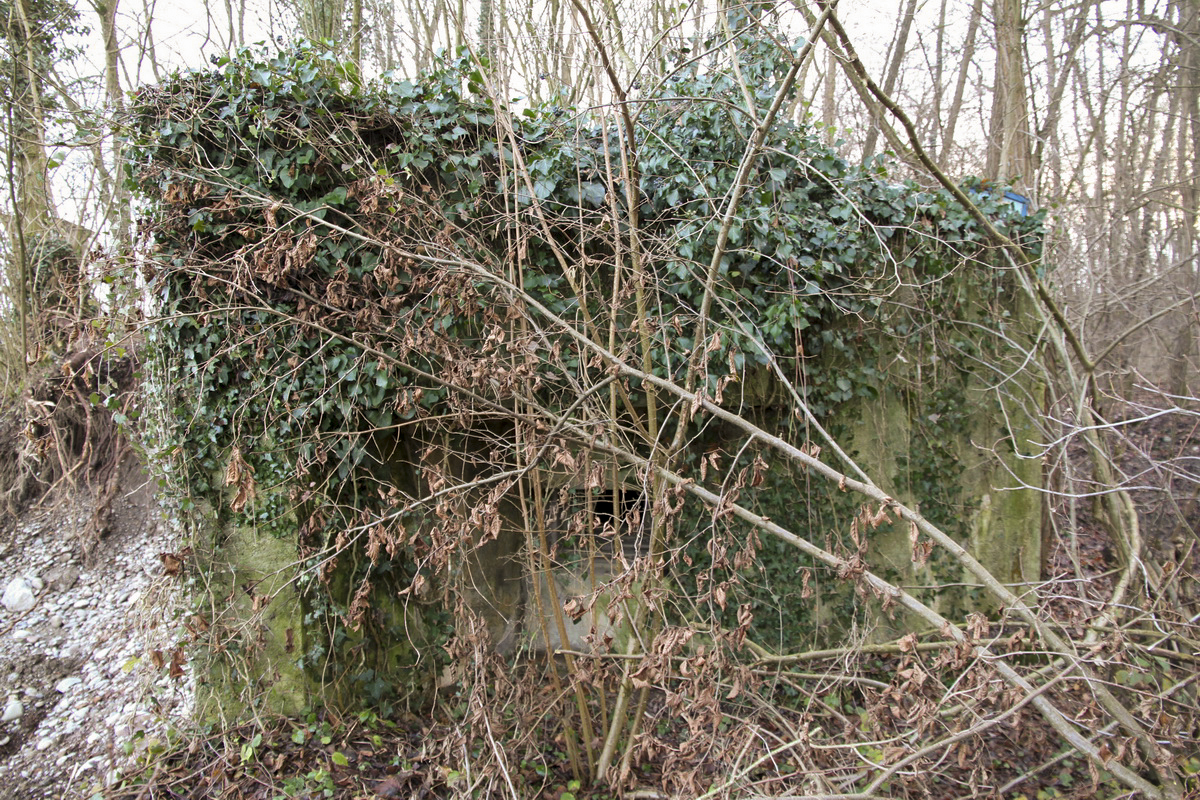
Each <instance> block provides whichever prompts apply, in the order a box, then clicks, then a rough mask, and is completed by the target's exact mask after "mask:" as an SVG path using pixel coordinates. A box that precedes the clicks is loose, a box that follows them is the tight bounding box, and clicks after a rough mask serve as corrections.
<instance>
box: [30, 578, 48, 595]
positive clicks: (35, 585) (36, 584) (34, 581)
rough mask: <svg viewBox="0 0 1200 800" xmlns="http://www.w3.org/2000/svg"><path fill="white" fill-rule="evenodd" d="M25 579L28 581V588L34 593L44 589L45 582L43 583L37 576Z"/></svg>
mask: <svg viewBox="0 0 1200 800" xmlns="http://www.w3.org/2000/svg"><path fill="white" fill-rule="evenodd" d="M27 579H28V581H29V588H31V589H33V590H34V591H35V592H40V591H41V590H42V589H45V588H46V582H45V581H43V580H42V579H41V577H40V576H38V575H30V576H28V578H27Z"/></svg>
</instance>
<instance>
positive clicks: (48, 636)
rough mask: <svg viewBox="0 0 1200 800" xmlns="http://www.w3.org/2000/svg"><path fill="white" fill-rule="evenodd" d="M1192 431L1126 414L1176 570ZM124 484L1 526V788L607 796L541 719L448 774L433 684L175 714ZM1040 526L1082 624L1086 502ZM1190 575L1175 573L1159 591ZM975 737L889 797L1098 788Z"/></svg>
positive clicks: (450, 732)
mask: <svg viewBox="0 0 1200 800" xmlns="http://www.w3.org/2000/svg"><path fill="white" fill-rule="evenodd" d="M1198 428H1200V417H1195V416H1191V415H1188V414H1172V415H1166V416H1160V417H1156V418H1153V419H1150V420H1148V421H1146V422H1141V423H1138V424H1136V425H1132V426H1129V428H1128V429H1127V430H1126V433H1127V434H1128V436H1127V445H1126V447H1125V449H1124V457H1123V467H1124V469H1125V471H1126V474H1127V475H1129V476H1131V478H1132V482H1133V483H1134V484H1135V485H1139V486H1144V487H1146V488H1143V489H1139V490H1138V491H1137V492H1136V493H1135V495H1136V500H1137V503H1138V506H1139V511H1140V512H1141V514H1142V520H1143V535H1144V536H1145V538H1146V546H1147V548H1148V552H1150V553H1152V554H1153V555H1154V556H1155V561H1156V562H1157V563H1168V564H1175V565H1179V566H1184V565H1190V567H1189V568H1190V569H1191V570H1192V572H1193V574H1194V573H1195V572H1196V570H1195V567H1196V558H1197V557H1196V553H1195V549H1196V542H1197V536H1196V532H1197V530H1200V501H1198V500H1197V486H1198V485H1200V481H1197V478H1196V476H1197V474H1198V473H1200V468H1197V466H1196V465H1198V464H1200V430H1198ZM122 485H123V487H124V488H123V489H122V491H121V492H120V494H119V496H118V499H117V501H115V502H113V503H112V506H113V507H112V519H111V525H110V526H109V529H108V533H107V534H106V535H105V536H104V537H103V538H100V539H99V540H95V541H89V540H87V539H86V534H85V533H84V531H86V530H87V528H88V526H87V522H88V520H89V518H90V517H91V515H92V512H93V511H94V509H92V508H90V507H89V503H94V502H95V500H94V498H95V496H96V495H95V493H94V492H93V491H92V489H91V488H89V487H87V486H76V487H74V488H73V489H67V488H63V487H60V489H59V490H58V491H56V492H54V493H51V494H49V495H47V496H46V497H44V498H43V499H42V500H41V501H40V502H38V503H36V504H34V505H33V506H32V507H30V508H29V509H27V510H26V511H25V512H23V513H22V514H21V515H19V516H17V517H15V518H13V519H10V520H9V521H8V522H6V523H5V524H4V525H3V527H2V528H0V578H2V579H3V583H4V585H5V586H7V585H8V584H9V583H10V582H11V581H13V580H17V579H25V580H26V582H27V583H29V584H30V586H31V588H32V589H33V591H34V594H35V601H36V604H35V605H34V606H33V608H31V609H30V610H28V611H23V612H19V613H13V612H11V611H9V610H8V609H0V703H4V704H6V708H5V711H6V716H8V713H7V712H8V711H10V710H12V708H13V703H14V701H15V702H16V703H17V704H19V705H20V706H21V711H20V713H17V714H16V715H15V716H14V718H13V719H11V720H6V721H5V722H3V724H2V725H0V797H6V798H13V800H24V799H25V798H31V799H32V798H107V800H141V799H142V798H183V797H187V798H244V799H245V800H276V798H339V799H340V800H363V798H418V799H419V800H423V798H435V797H451V796H476V795H479V796H492V794H493V793H494V794H495V795H496V796H501V795H505V796H510V797H513V796H515V797H522V798H524V797H544V798H549V799H550V800H572V799H573V798H582V797H596V798H600V797H609V796H610V795H609V793H608V792H607V791H588V790H587V789H586V788H584V787H581V785H580V782H579V781H578V780H576V779H575V777H574V776H573V774H572V771H571V769H570V765H569V760H568V758H567V756H566V754H565V753H564V752H563V751H564V750H565V749H566V748H564V747H563V744H562V738H561V734H560V729H561V728H560V724H559V720H557V719H555V718H554V717H553V716H545V715H543V716H540V717H536V718H535V720H534V722H533V724H534V726H535V729H534V730H532V731H526V735H527V738H526V740H525V742H524V743H523V745H522V747H521V748H519V749H518V748H514V750H513V752H512V753H511V758H510V759H509V761H508V767H507V770H506V772H505V774H500V773H498V772H496V771H494V770H493V771H491V772H490V773H488V774H485V775H470V774H462V773H460V772H458V771H456V769H453V768H451V767H450V766H449V765H459V764H461V763H462V761H463V760H462V758H461V755H462V752H461V749H460V748H462V747H463V739H462V738H461V735H460V734H458V733H457V732H456V728H458V726H460V725H461V722H462V714H463V713H464V712H463V706H462V704H461V703H459V702H457V699H456V698H455V697H453V696H443V697H440V698H439V701H438V705H437V708H436V710H435V712H434V713H433V714H426V715H422V716H420V717H418V716H415V715H411V714H398V715H393V717H392V718H390V719H384V718H381V717H380V716H378V715H376V714H374V713H363V714H360V715H356V716H352V717H340V716H337V715H336V714H334V713H332V712H328V711H326V712H322V713H320V714H312V715H309V716H307V717H306V718H303V719H290V720H278V721H275V722H272V723H267V724H260V725H256V726H250V725H247V726H244V727H241V728H236V729H229V730H220V731H207V732H206V731H201V730H197V729H196V728H195V727H194V726H191V725H189V723H188V722H187V713H188V710H189V709H190V703H191V686H190V682H189V679H188V677H187V675H186V671H185V670H180V669H179V664H178V662H177V661H176V660H175V659H174V658H173V656H172V654H173V653H174V652H176V650H177V645H178V639H179V636H180V628H179V625H178V620H179V618H180V615H181V614H182V613H183V602H182V600H181V599H180V594H179V591H178V588H179V587H178V585H177V584H178V580H177V578H174V577H172V576H171V575H170V574H169V573H170V570H169V569H168V568H167V567H166V566H165V565H166V564H167V563H169V561H170V558H169V554H170V553H172V552H173V551H175V550H177V549H178V548H179V542H178V538H177V537H178V534H177V533H176V532H175V530H174V526H173V525H172V524H170V522H169V521H168V520H166V519H165V518H164V517H163V512H162V510H161V509H160V507H159V505H158V503H157V502H156V499H155V496H154V493H153V491H152V490H151V486H150V483H149V482H148V481H147V480H146V479H145V478H144V477H143V476H142V475H141V472H140V470H137V469H136V468H135V467H134V466H127V467H126V472H125V474H124V476H123V481H122ZM64 486H65V484H64ZM1054 519H1055V522H1056V525H1057V526H1058V528H1059V530H1060V531H1064V532H1065V531H1069V530H1072V529H1073V530H1074V534H1072V535H1065V534H1064V535H1060V536H1058V537H1056V538H1055V542H1056V544H1055V546H1054V548H1053V551H1052V552H1051V554H1050V555H1049V558H1048V560H1047V573H1048V574H1049V575H1051V576H1054V577H1056V578H1057V579H1058V580H1057V582H1056V583H1055V584H1053V585H1052V586H1050V587H1048V590H1047V591H1046V593H1045V602H1044V603H1043V608H1044V609H1045V610H1046V612H1047V613H1050V614H1053V615H1054V617H1056V618H1057V619H1058V621H1059V622H1061V623H1062V624H1063V625H1064V626H1066V628H1067V629H1068V630H1072V629H1075V630H1079V631H1082V629H1083V627H1084V626H1085V625H1086V621H1087V617H1088V616H1089V614H1088V613H1087V610H1088V608H1089V607H1093V605H1094V604H1095V603H1098V602H1100V601H1101V599H1102V598H1103V597H1105V596H1106V594H1107V592H1108V591H1109V584H1110V583H1111V579H1112V578H1111V566H1112V563H1113V553H1112V550H1111V547H1110V546H1109V543H1108V540H1107V537H1106V534H1105V533H1104V530H1103V528H1102V526H1100V525H1099V524H1098V523H1097V522H1096V521H1095V519H1094V517H1093V515H1092V511H1091V507H1090V504H1089V503H1076V504H1074V505H1073V506H1072V505H1071V504H1068V503H1059V504H1058V505H1057V507H1056V508H1055V509H1054ZM1072 526H1073V527H1072ZM1195 585H1196V583H1195V581H1194V580H1193V581H1190V582H1179V583H1176V584H1175V585H1174V586H1175V587H1176V588H1174V589H1173V591H1176V592H1177V593H1178V592H1179V591H1185V592H1188V591H1192V590H1193V589H1194V587H1195ZM1186 587H1191V589H1188V588H1186ZM0 588H3V587H0ZM1172 602H1175V603H1177V604H1179V607H1181V608H1183V607H1188V608H1191V607H1195V605H1196V603H1197V598H1196V597H1194V596H1191V595H1190V594H1187V595H1186V596H1179V595H1178V594H1177V595H1176V596H1175V597H1174V598H1173V599H1172ZM897 658H898V657H897ZM873 664H874V667H875V669H876V670H877V672H878V674H879V675H880V676H881V677H884V679H885V680H886V676H887V675H888V674H889V672H891V671H894V670H895V669H896V666H897V665H896V663H895V659H891V660H889V659H888V658H880V659H876V660H874V661H873ZM830 666H831V668H832V665H830ZM1184 666H1185V667H1186V663H1185V664H1184ZM1195 666H1196V665H1195V664H1192V667H1191V669H1192V670H1193V671H1194V670H1195ZM530 668H532V667H530ZM811 668H812V669H813V671H817V670H818V669H819V665H818V664H813V665H811ZM1073 691H1076V690H1073V689H1069V688H1064V689H1060V690H1056V695H1055V698H1056V702H1057V703H1058V704H1059V705H1060V707H1061V708H1063V709H1064V710H1066V711H1068V712H1071V711H1072V710H1073V706H1072V702H1073V700H1072V692H1073ZM866 704H867V703H866V702H864V705H866ZM1083 704H1084V701H1082V700H1081V705H1080V706H1079V708H1080V709H1082V708H1083ZM539 713H540V712H539ZM1080 713H1081V719H1080V722H1081V723H1085V724H1086V722H1087V718H1086V714H1084V713H1083V712H1082V711H1081V712H1080ZM1195 724H1196V723H1195V720H1192V721H1191V722H1190V725H1191V726H1192V727H1191V728H1190V729H1187V728H1185V730H1184V732H1183V735H1184V737H1185V738H1184V739H1183V740H1181V742H1180V745H1181V746H1182V747H1184V748H1185V749H1186V748H1188V747H1191V748H1192V749H1193V750H1195V751H1197V752H1200V745H1197V736H1198V735H1200V731H1197V730H1196V729H1195ZM182 731H186V735H184V734H183V733H181V732H182ZM173 732H174V735H173ZM656 735H657V736H658V738H659V740H660V741H661V742H662V743H663V744H665V745H668V746H669V745H671V744H672V743H675V744H680V743H682V742H683V741H684V740H685V739H686V737H687V735H688V732H687V728H686V725H685V724H683V723H682V722H680V723H679V724H678V725H675V726H671V725H667V726H666V727H663V726H661V725H660V726H659V728H658V730H657V733H656ZM1188 742H1190V744H1188ZM975 748H976V749H975V750H974V751H971V752H969V753H967V756H966V757H964V753H965V752H966V751H959V752H958V753H957V756H958V763H957V764H954V763H951V764H941V765H940V766H939V773H938V774H939V783H938V784H937V785H936V786H931V785H928V784H927V783H922V781H920V780H916V781H915V782H912V784H911V785H910V786H900V785H897V786H896V787H895V788H896V794H895V795H894V796H897V797H901V796H912V797H918V796H923V797H932V798H942V797H973V796H980V797H984V796H995V795H996V793H997V792H998V791H999V790H1000V789H1004V791H1003V792H1002V793H1001V794H1002V795H1003V796H1007V797H1018V796H1020V795H1022V794H1023V795H1024V796H1026V797H1029V798H1034V797H1043V796H1044V797H1064V798H1065V797H1080V798H1083V797H1093V796H1096V791H1097V789H1096V784H1095V783H1094V782H1093V779H1094V778H1095V777H1096V776H1095V773H1093V772H1090V771H1089V770H1088V768H1087V766H1086V764H1084V763H1082V761H1081V760H1080V759H1078V758H1076V757H1074V756H1073V755H1072V754H1069V753H1068V754H1065V755H1064V754H1063V753H1062V751H1061V746H1060V742H1059V741H1058V739H1057V737H1056V736H1055V735H1053V733H1052V732H1051V731H1050V730H1049V728H1048V727H1047V726H1046V725H1045V723H1044V722H1042V721H1041V719H1040V718H1039V717H1037V716H1036V715H1034V714H1028V713H1023V714H1018V715H1016V716H1015V717H1014V718H1013V720H1012V721H1011V722H1010V723H1008V724H1003V725H997V726H995V727H994V728H992V729H991V730H990V731H989V733H988V734H987V735H986V736H984V737H981V738H980V739H978V740H977V741H976V743H975ZM979 762H984V763H991V764H993V765H997V766H996V768H994V769H993V770H992V772H991V775H990V782H989V785H987V786H978V785H974V784H973V783H972V781H973V768H974V766H975V765H976V764H977V763H979ZM635 766H636V772H635V777H634V778H632V779H631V780H630V781H629V789H628V790H627V791H626V792H625V796H626V797H630V796H638V797H641V798H656V797H662V798H666V797H668V796H682V795H678V793H668V791H667V788H666V787H667V786H668V784H669V783H670V781H669V780H668V776H665V775H664V774H663V773H662V771H661V769H660V768H659V765H656V764H655V763H654V761H653V760H652V759H647V760H644V761H643V762H642V763H640V764H637V765H635ZM696 766H697V770H698V772H697V774H698V775H703V774H705V773H715V775H714V777H723V774H722V772H723V770H724V769H725V768H726V766H727V765H722V764H721V763H720V762H717V761H714V762H712V763H711V764H709V765H707V766H706V765H703V764H698V765H696ZM1021 776H1025V778H1024V779H1020V777H1021ZM768 786H770V784H769V783H765V784H763V787H764V788H766V787H768ZM797 786H799V784H794V785H793V786H792V790H793V791H795V790H796V788H797ZM939 787H940V788H939ZM777 788H779V789H782V788H783V784H780V785H779V787H777ZM514 792H515V794H514ZM930 792H932V793H930ZM631 793H632V794H631Z"/></svg>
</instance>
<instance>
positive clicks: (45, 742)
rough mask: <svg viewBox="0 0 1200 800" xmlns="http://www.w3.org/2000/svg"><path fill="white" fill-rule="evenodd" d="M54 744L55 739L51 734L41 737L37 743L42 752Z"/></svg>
mask: <svg viewBox="0 0 1200 800" xmlns="http://www.w3.org/2000/svg"><path fill="white" fill-rule="evenodd" d="M53 744H54V740H53V739H51V738H50V737H49V736H44V737H42V738H41V739H38V743H37V749H38V752H39V753H42V752H45V751H46V750H49V749H50V747H51V746H52V745H53Z"/></svg>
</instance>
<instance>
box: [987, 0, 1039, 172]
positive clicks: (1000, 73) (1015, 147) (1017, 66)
mask: <svg viewBox="0 0 1200 800" xmlns="http://www.w3.org/2000/svg"><path fill="white" fill-rule="evenodd" d="M992 13H993V15H994V17H995V29H996V84H995V88H994V92H993V95H992V122H991V131H990V133H989V136H988V147H987V164H986V166H985V167H984V175H985V177H988V178H992V179H994V180H1004V181H1008V180H1014V181H1015V182H1016V184H1017V185H1018V186H1020V187H1023V186H1025V185H1027V184H1029V182H1030V181H1031V180H1032V178H1033V175H1032V169H1031V168H1032V156H1031V150H1030V144H1029V99H1028V93H1027V91H1026V88H1025V57H1024V53H1025V49H1024V48H1025V21H1024V18H1023V17H1022V16H1021V14H1022V8H1021V0H995V2H994V4H993V6H992Z"/></svg>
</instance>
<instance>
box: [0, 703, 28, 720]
mask: <svg viewBox="0 0 1200 800" xmlns="http://www.w3.org/2000/svg"><path fill="white" fill-rule="evenodd" d="M24 713H25V706H23V705H21V701H20V700H18V699H17V698H15V697H10V698H9V699H8V705H6V706H5V707H4V717H3V721H4V722H14V721H16V720H18V719H20V718H21V715H22V714H24Z"/></svg>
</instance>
